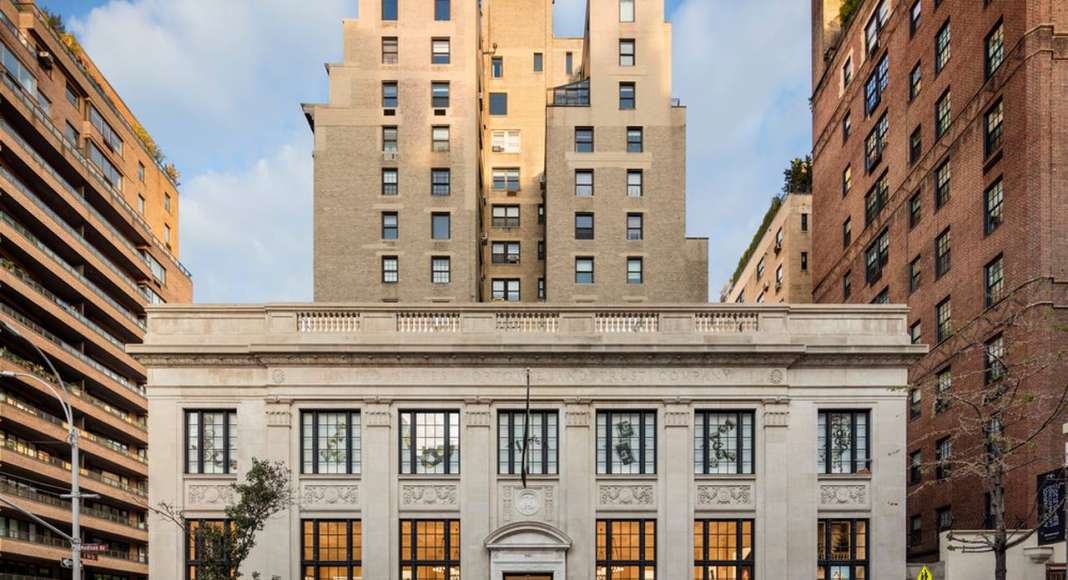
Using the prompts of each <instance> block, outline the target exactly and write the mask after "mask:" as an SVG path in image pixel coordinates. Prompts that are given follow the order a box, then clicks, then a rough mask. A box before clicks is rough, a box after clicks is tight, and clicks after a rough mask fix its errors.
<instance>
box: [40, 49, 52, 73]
mask: <svg viewBox="0 0 1068 580" xmlns="http://www.w3.org/2000/svg"><path fill="white" fill-rule="evenodd" d="M37 62H38V63H40V65H41V68H43V69H46V70H51V69H52V66H53V65H55V57H53V56H52V53H51V52H49V51H47V50H38V51H37Z"/></svg>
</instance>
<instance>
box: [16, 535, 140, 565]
mask: <svg viewBox="0 0 1068 580" xmlns="http://www.w3.org/2000/svg"><path fill="white" fill-rule="evenodd" d="M0 553H6V554H12V555H18V556H22V557H26V558H36V559H41V560H49V561H53V562H58V561H60V560H62V559H63V558H69V557H70V544H68V543H67V541H66V540H64V539H62V538H59V537H56V536H49V535H44V534H32V535H31V534H27V533H23V532H19V531H15V530H11V529H9V530H7V532H6V533H5V535H0ZM87 566H88V567H91V568H103V569H106V570H114V571H118V572H126V573H130V574H141V575H146V574H148V556H147V555H145V554H140V555H138V554H132V553H128V552H119V551H116V550H111V551H108V552H101V553H100V555H99V559H98V560H95V561H92V562H91V563H89V564H87Z"/></svg>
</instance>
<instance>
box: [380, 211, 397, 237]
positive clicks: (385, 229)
mask: <svg viewBox="0 0 1068 580" xmlns="http://www.w3.org/2000/svg"><path fill="white" fill-rule="evenodd" d="M381 215H382V218H381V221H382V239H383V240H399V239H400V214H399V213H398V212H395V211H384V212H382V214H381ZM390 217H392V218H393V225H388V224H387V223H386V220H387V219H388V218H390ZM390 234H392V237H391V236H390Z"/></svg>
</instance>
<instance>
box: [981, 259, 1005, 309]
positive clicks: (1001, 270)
mask: <svg viewBox="0 0 1068 580" xmlns="http://www.w3.org/2000/svg"><path fill="white" fill-rule="evenodd" d="M983 281H984V285H985V287H986V292H985V296H986V305H987V306H993V305H994V304H995V303H996V302H998V301H999V300H1001V297H1002V293H1003V292H1004V291H1005V265H1004V260H1003V259H1002V257H1001V256H1000V255H999V256H998V257H996V258H994V259H993V260H992V261H991V262H990V263H989V264H987V265H986V266H985V267H984V268H983Z"/></svg>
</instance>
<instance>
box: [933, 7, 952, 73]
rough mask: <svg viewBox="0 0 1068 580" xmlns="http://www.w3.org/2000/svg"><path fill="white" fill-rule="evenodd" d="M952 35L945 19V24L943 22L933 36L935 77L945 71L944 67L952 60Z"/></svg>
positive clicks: (948, 23)
mask: <svg viewBox="0 0 1068 580" xmlns="http://www.w3.org/2000/svg"><path fill="white" fill-rule="evenodd" d="M943 33H944V35H945V44H944V45H943V44H942V37H943ZM952 34H953V29H952V28H950V22H949V18H946V20H945V22H943V23H942V26H940V27H939V28H938V32H936V33H935V36H934V51H935V62H934V71H935V76H938V74H940V73H941V72H942V71H944V70H945V69H946V66H947V65H948V64H949V61H950V59H951V58H953V51H952V46H953V36H952Z"/></svg>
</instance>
